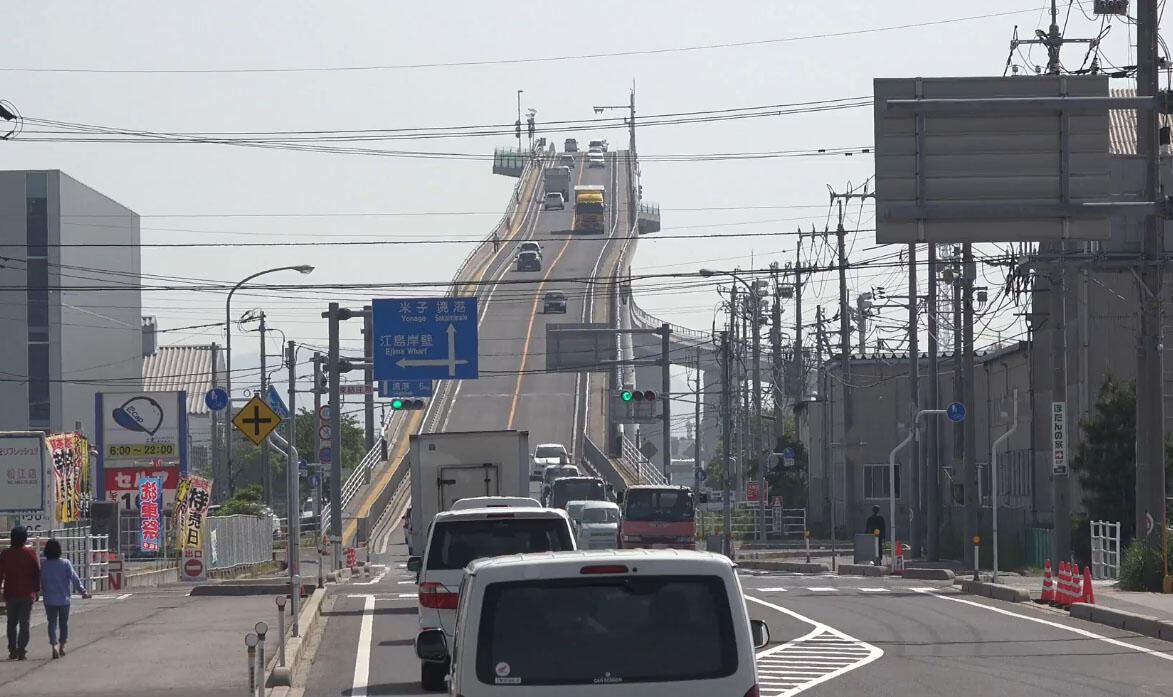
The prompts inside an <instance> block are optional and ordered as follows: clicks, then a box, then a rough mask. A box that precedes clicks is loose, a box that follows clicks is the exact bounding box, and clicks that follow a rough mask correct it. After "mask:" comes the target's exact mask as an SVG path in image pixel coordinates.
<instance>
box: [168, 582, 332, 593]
mask: <svg viewBox="0 0 1173 697" xmlns="http://www.w3.org/2000/svg"><path fill="white" fill-rule="evenodd" d="M289 588H290V584H289V581H279V580H272V581H268V580H266V581H262V582H257V581H251V582H240V581H237V582H226V583H209V584H204V585H198V586H193V587H192V589H191V593H190V595H193V596H201V595H289ZM313 590H314V587H313V584H312V583H302V592H303V593H305V594H307V595H308V594H309V593H310V592H311V591H313Z"/></svg>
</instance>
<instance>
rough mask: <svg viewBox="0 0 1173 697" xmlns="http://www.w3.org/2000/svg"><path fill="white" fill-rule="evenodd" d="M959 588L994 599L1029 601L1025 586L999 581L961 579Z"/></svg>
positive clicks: (1028, 593)
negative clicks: (987, 581) (1020, 586)
mask: <svg viewBox="0 0 1173 697" xmlns="http://www.w3.org/2000/svg"><path fill="white" fill-rule="evenodd" d="M961 590H962V591H964V592H966V593H972V594H973V595H982V596H985V597H987V598H993V599H994V600H1005V601H1006V602H1009V603H1026V602H1030V592H1029V591H1027V590H1026V589H1025V588H1015V587H1013V586H1004V585H1002V584H1001V583H986V582H984V581H969V580H962V582H961Z"/></svg>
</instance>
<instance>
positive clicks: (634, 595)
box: [416, 550, 770, 697]
mask: <svg viewBox="0 0 1173 697" xmlns="http://www.w3.org/2000/svg"><path fill="white" fill-rule="evenodd" d="M769 636H770V632H769V628H768V627H766V625H765V623H764V622H761V621H760V620H752V621H751V620H750V619H749V616H748V613H747V612H746V604H745V598H744V596H743V595H742V591H741V584H740V583H739V582H738V580H737V576H736V575H735V573H734V566H733V563H732V562H731V561H730V560H729V559H728V558H726V557H723V556H720V555H717V554H710V553H707V552H685V551H680V550H655V551H653V550H625V551H609V552H602V551H600V552H562V553H554V554H521V555H515V556H509V557H497V558H495V559H483V560H480V561H476V562H474V563H472V564H470V565H469V567H468V569H467V570H466V571H465V574H464V580H463V582H462V583H461V586H460V607H459V609H458V611H457V617H456V632H455V634H454V635H449V634H446V633H445V632H443V631H440V630H425V631H423V632H420V634H419V636H418V637H417V639H416V655H417V656H419V658H420V659H421V660H423V661H424V662H425V663H432V664H435V665H450V675H449V679H450V682H451V686H450V688H449V691H450V694H453V695H461V696H462V697H483V696H486V695H494V696H497V695H500V696H504V695H510V696H512V695H521V694H524V695H532V696H534V697H547V696H549V697H555V696H557V697H576V696H578V695H622V696H623V697H643V696H644V695H646V696H648V697H652V696H653V695H655V696H656V697H662V696H664V695H672V696H673V697H712V696H713V695H729V696H730V697H743V696H744V697H750V696H751V695H755V696H756V695H757V694H758V685H757V667H756V660H755V656H754V651H755V649H757V648H762V647H764V646H765V645H766V644H767V643H768V642H769Z"/></svg>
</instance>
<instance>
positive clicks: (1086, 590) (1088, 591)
mask: <svg viewBox="0 0 1173 697" xmlns="http://www.w3.org/2000/svg"><path fill="white" fill-rule="evenodd" d="M1082 601H1083V602H1085V603H1087V604H1088V605H1095V604H1096V594H1095V593H1094V592H1093V591H1092V567H1090V566H1085V567H1083V599H1082Z"/></svg>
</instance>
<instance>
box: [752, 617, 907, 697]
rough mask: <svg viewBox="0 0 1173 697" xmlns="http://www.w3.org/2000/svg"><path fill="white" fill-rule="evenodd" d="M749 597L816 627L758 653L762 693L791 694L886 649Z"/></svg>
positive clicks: (782, 696) (779, 696) (769, 696)
mask: <svg viewBox="0 0 1173 697" xmlns="http://www.w3.org/2000/svg"><path fill="white" fill-rule="evenodd" d="M745 599H746V600H749V601H752V602H755V603H757V604H759V605H763V606H765V607H768V608H770V609H772V610H776V611H778V612H781V613H782V614H784V615H789V616H791V617H793V618H794V619H796V620H799V621H801V622H805V623H807V624H809V625H811V626H813V627H814V629H812V630H811V631H810V632H808V633H807V634H805V635H803V636H800V637H798V638H797V639H793V640H791V641H788V642H786V643H785V644H782V645H780V646H775V647H774V648H772V649H766V650H764V651H760V652H758V654H757V664H758V685H759V686H760V687H761V690H762V695H763V697H789V696H790V695H796V694H798V693H800V692H805V691H806V690H809V689H810V688H812V687H814V686H815V685H819V684H822V683H825V682H827V681H828V680H833V679H834V678H837V677H839V676H840V675H843V674H845V673H848V672H850V671H853V670H855V669H856V668H859V667H862V666H865V665H867V664H868V663H871V662H872V661H875V660H877V659H878V658H880V657H881V656H883V655H884V651H883V649H880V648H879V647H877V646H872V645H871V644H869V643H867V642H864V641H860V640H859V639H856V638H855V637H852V636H848V635H847V634H844V633H843V632H841V631H839V630H838V629H835V628H833V627H828V626H827V625H825V624H823V623H822V622H819V621H817V620H813V619H811V618H809V617H807V616H805V615H800V614H798V613H797V612H795V611H793V610H789V609H787V608H784V607H782V606H780V605H775V604H773V603H769V602H766V601H765V600H762V599H760V598H755V597H753V596H750V595H747V596H745Z"/></svg>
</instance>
